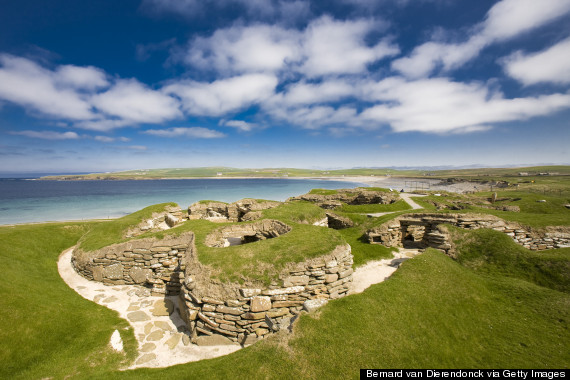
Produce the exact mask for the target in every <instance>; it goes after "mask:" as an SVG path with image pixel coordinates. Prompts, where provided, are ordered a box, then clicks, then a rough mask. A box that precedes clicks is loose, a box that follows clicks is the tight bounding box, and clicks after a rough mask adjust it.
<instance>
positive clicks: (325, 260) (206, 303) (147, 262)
mask: <svg viewBox="0 0 570 380" xmlns="http://www.w3.org/2000/svg"><path fill="white" fill-rule="evenodd" d="M257 224H260V225H261V227H266V228H271V229H273V230H275V229H281V232H284V229H286V228H289V229H290V227H289V226H287V225H285V224H283V223H281V222H278V221H272V220H263V221H262V222H260V223H257ZM248 226H252V224H249V225H248ZM230 227H234V226H229V227H228V228H230ZM235 227H242V226H239V225H238V226H235ZM248 228H249V227H248ZM271 229H269V230H271ZM266 230H267V229H266ZM220 231H222V232H221V233H220ZM223 231H224V229H222V230H218V231H216V232H214V233H213V236H214V237H223V236H224V232H223ZM248 231H253V229H251V228H249V229H248ZM194 239H195V237H194V233H192V232H184V233H182V234H180V235H179V236H170V237H167V238H165V239H162V240H158V239H154V238H145V239H138V240H131V241H128V242H125V243H120V244H113V245H110V246H107V247H105V248H102V249H99V250H96V251H93V252H83V251H81V250H80V249H76V250H75V251H74V252H73V256H72V264H73V266H74V267H75V269H76V270H77V271H78V272H79V273H80V274H82V275H83V276H84V277H86V278H88V279H91V280H95V281H99V282H103V283H104V284H108V285H125V284H132V285H135V284H136V285H143V286H146V287H150V288H151V291H152V293H153V294H154V295H160V294H179V296H180V302H179V311H180V315H181V317H182V318H183V320H184V321H185V322H186V324H187V327H188V330H189V331H190V334H191V337H192V340H193V341H194V342H195V343H198V344H204V345H213V344H233V343H240V344H251V343H254V342H255V341H257V340H258V339H261V338H262V337H263V336H265V335H267V334H269V333H271V332H276V331H279V330H281V329H286V328H288V327H289V326H290V324H291V322H292V320H294V318H295V317H296V316H297V315H298V314H299V313H300V311H301V310H302V309H303V308H305V309H306V310H312V309H313V308H315V307H317V306H320V305H322V304H323V303H325V302H326V300H328V299H335V298H339V297H342V296H345V295H346V294H347V292H348V285H349V283H350V282H351V281H352V273H353V270H352V263H353V259H352V254H351V251H350V246H349V245H348V244H347V245H341V246H337V247H336V248H335V249H334V250H333V251H332V252H330V253H329V254H327V255H324V256H322V257H318V258H314V259H310V260H307V261H304V262H301V263H296V264H295V263H291V264H290V265H289V267H288V268H287V269H286V270H284V271H283V272H282V273H281V274H280V276H279V281H278V282H273V283H272V284H271V285H269V286H267V287H255V288H251V287H249V288H243V287H242V286H240V285H239V284H235V283H220V282H218V281H215V280H212V279H211V277H210V273H209V269H208V268H207V267H205V266H203V265H202V264H200V262H199V261H198V257H197V252H196V248H195V244H194Z"/></svg>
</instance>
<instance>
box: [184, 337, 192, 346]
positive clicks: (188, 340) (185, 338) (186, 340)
mask: <svg viewBox="0 0 570 380" xmlns="http://www.w3.org/2000/svg"><path fill="white" fill-rule="evenodd" d="M190 343H191V340H190V337H189V336H188V335H187V334H184V335H182V344H183V345H185V346H188V345H189V344H190Z"/></svg>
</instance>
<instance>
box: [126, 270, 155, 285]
mask: <svg viewBox="0 0 570 380" xmlns="http://www.w3.org/2000/svg"><path fill="white" fill-rule="evenodd" d="M151 275H152V270H150V269H143V268H141V267H132V268H131V269H130V270H129V276H130V277H131V278H132V279H133V281H134V282H135V284H144V283H146V282H147V280H148V279H149V278H150V277H151Z"/></svg>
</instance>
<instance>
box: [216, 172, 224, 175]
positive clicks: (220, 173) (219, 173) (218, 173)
mask: <svg viewBox="0 0 570 380" xmlns="http://www.w3.org/2000/svg"><path fill="white" fill-rule="evenodd" d="M216 175H217V176H222V175H224V173H222V172H217V173H216Z"/></svg>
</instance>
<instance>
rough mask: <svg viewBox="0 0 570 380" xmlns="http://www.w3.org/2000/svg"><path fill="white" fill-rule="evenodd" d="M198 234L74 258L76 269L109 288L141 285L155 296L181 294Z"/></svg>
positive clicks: (115, 247)
mask: <svg viewBox="0 0 570 380" xmlns="http://www.w3.org/2000/svg"><path fill="white" fill-rule="evenodd" d="M193 242H194V234H193V233H192V232H185V233H182V234H180V236H169V237H167V238H165V239H163V240H157V239H154V238H153V239H150V238H148V239H139V240H131V241H128V242H126V243H120V244H113V245H110V246H108V247H105V248H102V249H99V250H96V251H93V252H84V251H82V250H81V249H79V248H76V249H75V251H74V252H73V256H72V264H73V266H74V267H75V270H76V271H77V272H79V273H80V274H81V275H83V276H84V277H86V278H88V279H90V280H95V281H99V282H103V283H104V284H107V285H125V284H131V285H134V284H137V285H144V286H147V287H149V288H150V289H151V291H152V292H153V293H154V294H155V295H160V294H178V293H179V291H180V284H181V280H182V276H183V271H184V269H185V259H184V258H185V257H186V254H187V251H188V250H191V249H192V247H193Z"/></svg>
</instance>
